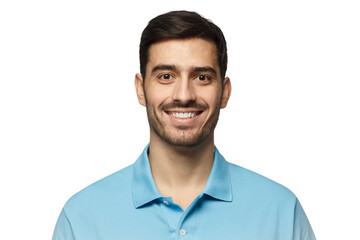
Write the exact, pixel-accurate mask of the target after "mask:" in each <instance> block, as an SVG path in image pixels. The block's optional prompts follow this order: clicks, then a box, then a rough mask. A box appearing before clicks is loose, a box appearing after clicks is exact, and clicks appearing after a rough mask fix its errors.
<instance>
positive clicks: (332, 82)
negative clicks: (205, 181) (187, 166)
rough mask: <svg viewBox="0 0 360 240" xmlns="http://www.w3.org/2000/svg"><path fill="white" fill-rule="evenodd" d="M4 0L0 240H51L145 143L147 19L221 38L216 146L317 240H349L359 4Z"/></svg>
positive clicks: (355, 171)
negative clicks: (137, 86)
mask: <svg viewBox="0 0 360 240" xmlns="http://www.w3.org/2000/svg"><path fill="white" fill-rule="evenodd" d="M174 2H177V3H173V2H172V1H146V2H145V1H144V2H140V1H135V0H133V1H130V2H128V1H122V2H121V1H89V0H87V1H80V0H71V1H70V0H62V1H45V0H44V1H40V0H33V1H16V0H12V1H10V0H9V1H6V0H5V1H1V3H0V80H1V83H0V160H1V163H0V164H1V165H0V194H1V197H0V202H1V203H0V221H1V222H0V239H7V240H8V239H50V238H51V235H52V231H53V228H54V225H55V222H56V220H57V217H58V214H59V213H60V211H61V208H62V206H63V205H64V204H65V202H66V200H67V199H68V198H69V197H70V196H72V195H73V194H74V193H76V192H77V191H79V190H80V189H82V188H84V187H86V186H87V185H89V184H90V183H92V182H94V181H96V180H98V179H100V178H102V177H104V176H106V175H109V174H111V173H113V172H115V171H117V170H119V169H121V168H123V167H125V166H127V165H129V164H132V163H133V162H134V161H135V160H136V158H137V157H138V156H139V154H140V152H141V151H142V149H143V148H144V147H145V145H146V144H147V142H148V125H147V119H146V113H145V108H143V107H142V106H140V105H139V104H138V102H137V99H136V95H135V90H134V76H135V73H137V72H139V63H138V44H139V39H140V35H141V32H142V30H143V28H144V27H145V26H146V24H147V22H148V21H149V20H150V19H151V18H153V17H155V16H156V15H158V14H161V13H164V12H167V11H170V10H178V9H186V10H195V11H197V12H199V13H200V14H202V15H204V16H205V17H206V18H209V19H212V20H213V21H214V22H215V23H216V24H217V25H218V26H220V27H221V28H222V30H223V32H224V34H225V36H226V38H227V42H228V53H229V67H228V74H227V75H228V76H230V78H231V80H232V85H233V93H232V97H231V99H230V103H229V105H228V107H227V108H226V109H224V110H223V111H222V112H221V115H220V121H219V124H218V127H217V130H216V145H217V147H218V148H219V149H220V151H221V152H222V154H223V155H224V156H225V158H226V159H227V160H228V161H230V162H233V163H236V164H238V165H241V166H243V167H246V168H249V169H251V170H253V171H255V172H258V173H260V174H262V175H265V176H267V177H269V178H271V179H273V180H275V181H277V182H279V183H281V184H283V185H285V186H286V187H288V188H289V189H291V190H292V191H293V192H294V193H295V194H296V195H297V196H298V198H299V199H300V202H301V203H302V205H303V207H304V209H305V211H306V213H307V215H308V218H309V219H310V222H311V224H312V227H313V229H314V231H315V234H316V235H317V238H318V239H319V240H320V239H337V240H338V239H360V234H359V231H358V228H359V226H360V221H359V215H360V207H359V203H360V194H359V188H360V187H359V182H360V177H359V170H360V168H359V165H357V162H359V160H360V150H359V148H360V127H359V123H360V94H359V91H360V70H359V69H360V47H359V46H360V44H359V43H360V17H359V16H360V14H359V12H360V8H359V4H358V1H349V0H342V1H331V0H330V1H325V0H324V1H319V0H303V1H285V0H283V1H280V0H274V1H256V0H254V1H238V2H237V3H236V1H231V2H230V1H225V0H222V1H209V0H208V1H194V0H191V1H185V0H184V1H174Z"/></svg>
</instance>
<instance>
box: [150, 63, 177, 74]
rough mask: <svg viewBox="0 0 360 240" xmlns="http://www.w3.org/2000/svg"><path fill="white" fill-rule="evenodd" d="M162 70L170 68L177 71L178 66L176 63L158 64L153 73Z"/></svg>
mask: <svg viewBox="0 0 360 240" xmlns="http://www.w3.org/2000/svg"><path fill="white" fill-rule="evenodd" d="M162 70H170V71H175V70H176V66H175V65H167V64H159V65H156V66H155V67H154V68H153V69H152V71H151V73H154V72H157V71H162Z"/></svg>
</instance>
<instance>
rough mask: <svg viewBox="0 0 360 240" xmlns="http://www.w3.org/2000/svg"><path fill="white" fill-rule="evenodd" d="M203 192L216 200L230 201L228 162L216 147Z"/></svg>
mask: <svg viewBox="0 0 360 240" xmlns="http://www.w3.org/2000/svg"><path fill="white" fill-rule="evenodd" d="M203 193H204V194H207V195H209V196H211V197H213V198H215V199H218V200H222V201H227V202H231V201H232V190H231V181H230V173H229V167H228V162H227V161H226V160H225V159H224V157H223V156H222V155H221V154H220V153H219V151H218V149H217V148H216V147H215V151H214V163H213V167H212V169H211V172H210V176H209V179H208V181H207V183H206V185H205V188H204V190H203Z"/></svg>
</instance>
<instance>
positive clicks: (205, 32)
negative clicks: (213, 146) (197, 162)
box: [135, 11, 231, 147]
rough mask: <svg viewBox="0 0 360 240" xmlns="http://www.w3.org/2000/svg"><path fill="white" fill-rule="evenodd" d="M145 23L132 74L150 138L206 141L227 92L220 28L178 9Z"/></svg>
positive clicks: (170, 141)
mask: <svg viewBox="0 0 360 240" xmlns="http://www.w3.org/2000/svg"><path fill="white" fill-rule="evenodd" d="M165 19H171V20H169V21H165ZM176 19H177V20H176ZM160 20H162V21H160ZM199 21H201V22H202V23H199ZM149 25H151V27H149V26H148V27H147V28H146V29H145V30H144V33H143V37H142V42H141V44H140V61H143V62H142V63H141V71H142V75H140V74H137V75H136V78H135V84H136V91H137V95H138V100H139V102H140V104H142V105H144V106H146V110H147V115H148V120H149V125H150V142H153V143H154V142H155V141H161V142H166V143H168V144H171V145H173V146H181V147H186V146H187V147H190V146H199V145H200V144H201V143H211V142H212V141H213V133H214V129H215V126H216V123H217V120H218V117H219V113H220V109H221V108H224V107H226V105H227V101H228V99H229V97H230V93H231V84H230V79H229V78H227V77H226V78H225V77H224V76H225V71H226V63H227V60H226V59H227V56H226V44H225V39H224V37H223V35H222V33H221V31H220V29H219V28H218V27H216V26H215V25H214V24H212V23H210V22H209V21H208V20H206V19H204V18H202V17H200V16H199V15H198V14H196V13H189V12H183V11H182V12H171V13H167V14H165V15H160V16H159V17H156V18H155V19H153V20H152V21H150V23H149ZM197 26H200V27H199V29H198V28H197ZM209 28H212V29H213V30H214V31H211V30H209ZM151 29H152V31H151ZM180 30H182V33H181V31H180ZM174 33H176V34H174ZM152 35H154V36H152ZM165 36H167V37H165ZM179 36H183V37H179ZM219 49H220V50H219Z"/></svg>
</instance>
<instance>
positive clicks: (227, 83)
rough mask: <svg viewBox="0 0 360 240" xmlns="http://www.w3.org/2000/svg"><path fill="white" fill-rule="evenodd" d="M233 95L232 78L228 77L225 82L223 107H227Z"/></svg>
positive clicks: (222, 99)
mask: <svg viewBox="0 0 360 240" xmlns="http://www.w3.org/2000/svg"><path fill="white" fill-rule="evenodd" d="M230 95H231V82H230V78H228V77H226V78H225V79H224V82H223V88H222V97H221V108H225V107H226V106H227V103H228V101H229V98H230Z"/></svg>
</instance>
